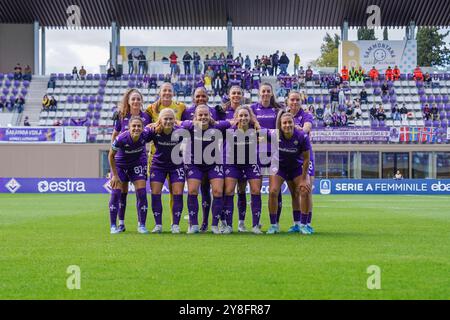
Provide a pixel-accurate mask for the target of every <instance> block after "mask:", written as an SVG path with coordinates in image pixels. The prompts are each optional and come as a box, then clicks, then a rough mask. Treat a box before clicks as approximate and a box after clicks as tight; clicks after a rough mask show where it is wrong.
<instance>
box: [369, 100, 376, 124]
mask: <svg viewBox="0 0 450 320" xmlns="http://www.w3.org/2000/svg"><path fill="white" fill-rule="evenodd" d="M369 115H370V120H372V121H373V120H375V119H376V117H377V107H376V106H375V105H374V104H373V105H372V107H371V108H370V109H369Z"/></svg>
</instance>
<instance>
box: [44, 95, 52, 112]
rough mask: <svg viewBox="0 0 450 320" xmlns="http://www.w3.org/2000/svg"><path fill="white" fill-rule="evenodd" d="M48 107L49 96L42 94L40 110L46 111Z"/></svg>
mask: <svg viewBox="0 0 450 320" xmlns="http://www.w3.org/2000/svg"><path fill="white" fill-rule="evenodd" d="M49 109H50V98H49V97H48V96H47V95H44V97H43V98H42V111H46V110H49Z"/></svg>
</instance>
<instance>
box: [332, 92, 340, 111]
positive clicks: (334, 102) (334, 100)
mask: <svg viewBox="0 0 450 320" xmlns="http://www.w3.org/2000/svg"><path fill="white" fill-rule="evenodd" d="M330 102H331V106H332V110H333V112H334V111H335V110H336V106H337V105H338V104H339V92H338V89H337V88H333V89H331V90H330Z"/></svg>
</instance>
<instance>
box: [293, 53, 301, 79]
mask: <svg viewBox="0 0 450 320" xmlns="http://www.w3.org/2000/svg"><path fill="white" fill-rule="evenodd" d="M299 66H300V56H299V55H298V54H297V53H295V54H294V76H296V75H298V67H299Z"/></svg>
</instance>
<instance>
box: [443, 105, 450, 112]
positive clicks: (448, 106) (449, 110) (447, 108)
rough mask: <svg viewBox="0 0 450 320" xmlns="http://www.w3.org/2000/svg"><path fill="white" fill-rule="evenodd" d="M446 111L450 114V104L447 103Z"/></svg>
mask: <svg viewBox="0 0 450 320" xmlns="http://www.w3.org/2000/svg"><path fill="white" fill-rule="evenodd" d="M444 109H445V111H447V112H450V103H446V104H445V107H444Z"/></svg>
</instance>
